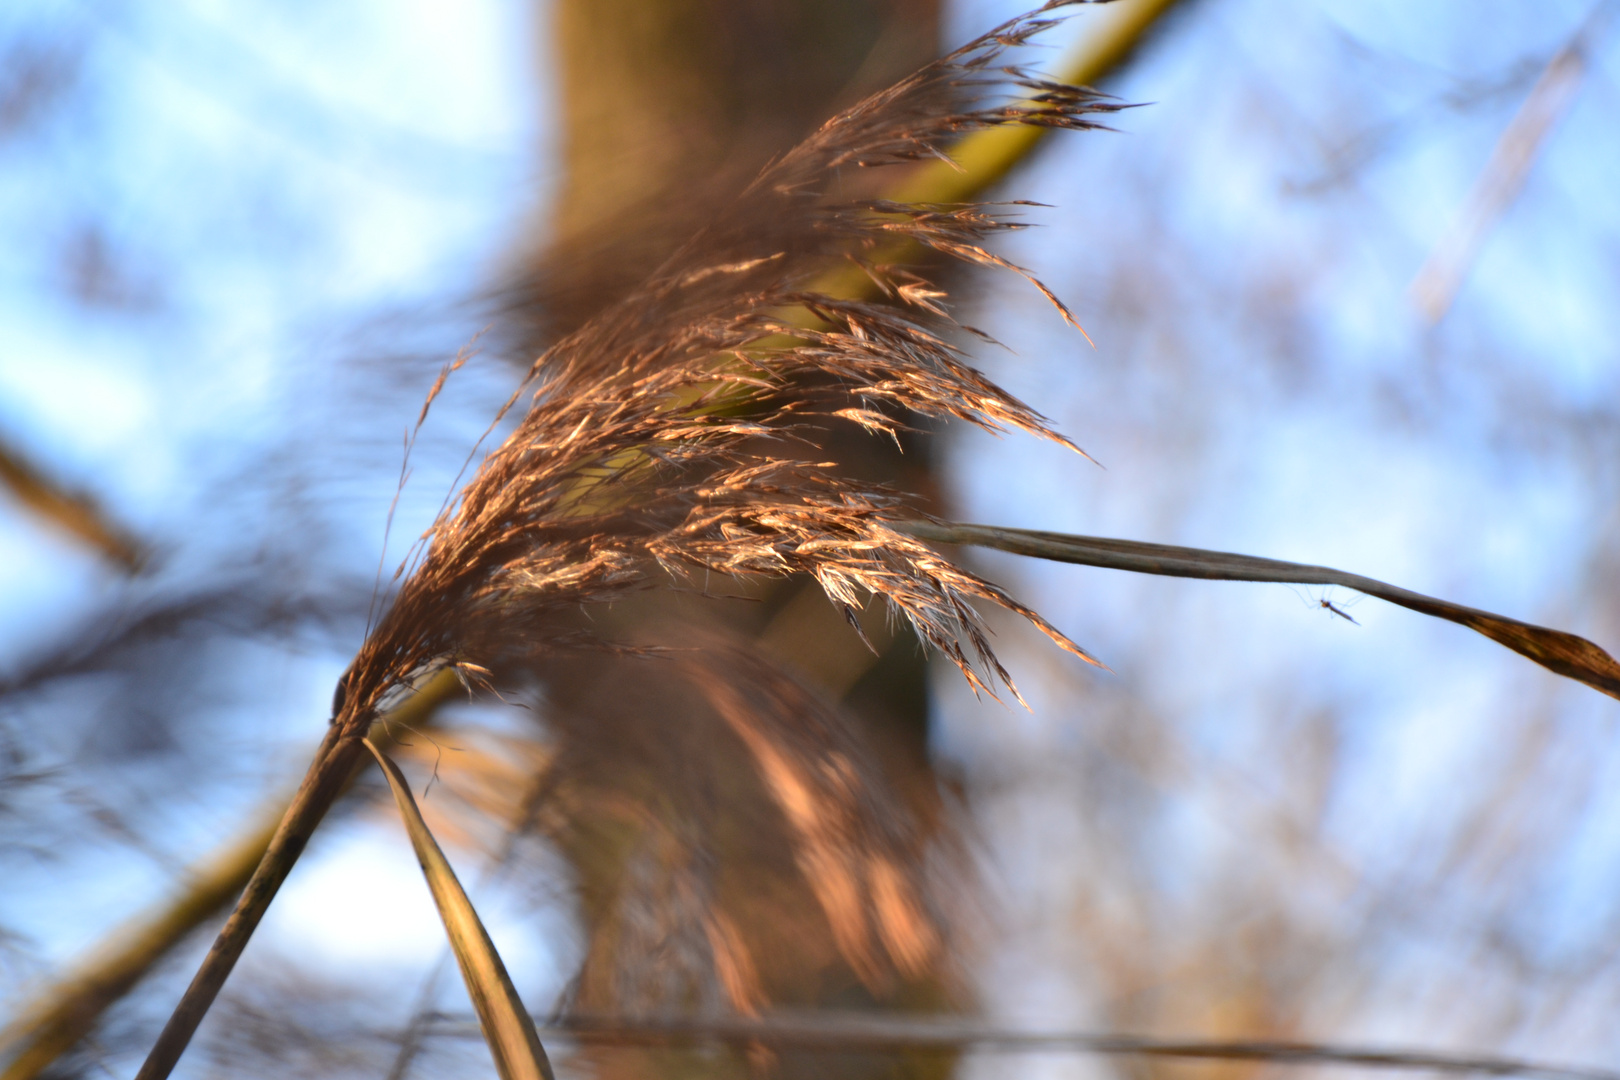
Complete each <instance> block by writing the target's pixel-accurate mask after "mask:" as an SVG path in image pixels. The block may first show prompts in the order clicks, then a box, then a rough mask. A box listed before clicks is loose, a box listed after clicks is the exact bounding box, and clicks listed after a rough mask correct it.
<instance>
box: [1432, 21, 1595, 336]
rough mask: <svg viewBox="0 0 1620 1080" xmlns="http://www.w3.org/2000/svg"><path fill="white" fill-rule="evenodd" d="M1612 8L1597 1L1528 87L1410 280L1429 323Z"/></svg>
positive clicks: (1453, 290) (1521, 176)
mask: <svg viewBox="0 0 1620 1080" xmlns="http://www.w3.org/2000/svg"><path fill="white" fill-rule="evenodd" d="M1613 8H1614V0H1600V2H1599V3H1598V5H1597V6H1596V7H1595V8H1593V9H1592V12H1591V14H1589V15H1588V16H1587V17H1586V19H1585V20H1583V21H1582V23H1581V26H1580V29H1579V30H1577V31H1576V32H1575V35H1574V37H1572V38H1571V39H1570V41H1569V43H1568V44H1567V45H1565V46H1564V47H1563V48H1562V49H1560V50H1558V53H1557V54H1556V55H1555V56H1554V57H1553V58H1552V60H1551V61H1549V62H1548V64H1547V67H1546V70H1544V71H1543V72H1542V73H1541V77H1540V78H1539V79H1537V80H1536V84H1535V86H1533V87H1531V88H1530V96H1529V97H1527V98H1525V101H1524V105H1523V106H1521V107H1520V109H1519V112H1518V114H1517V115H1515V116H1514V117H1513V121H1512V123H1510V124H1508V126H1507V130H1506V131H1504V132H1502V137H1501V139H1500V140H1499V141H1498V142H1497V144H1496V149H1495V150H1494V151H1492V153H1491V157H1490V160H1489V161H1488V162H1486V164H1485V169H1484V171H1483V172H1481V173H1480V175H1479V179H1478V180H1476V181H1475V183H1474V189H1473V191H1471V192H1469V195H1468V201H1467V202H1466V203H1464V205H1463V209H1462V211H1461V213H1459V214H1458V215H1457V220H1456V221H1454V222H1453V223H1452V226H1451V229H1450V230H1449V231H1448V232H1447V233H1446V234H1445V235H1444V236H1442V237H1441V239H1440V242H1439V243H1438V244H1436V245H1435V248H1434V251H1433V252H1432V253H1430V255H1429V259H1428V261H1427V262H1425V263H1424V264H1423V268H1422V269H1421V270H1419V271H1418V274H1417V277H1416V278H1414V279H1413V281H1412V286H1411V296H1412V302H1413V303H1414V304H1416V305H1417V307H1418V309H1419V310H1420V311H1421V312H1422V313H1423V315H1424V317H1425V318H1427V319H1428V320H1429V322H1430V323H1437V322H1439V321H1440V320H1441V319H1443V318H1444V317H1445V314H1446V312H1447V311H1448V310H1450V308H1451V303H1452V301H1453V300H1455V299H1456V296H1457V290H1458V288H1460V287H1461V286H1462V281H1463V278H1464V277H1466V276H1467V274H1468V268H1469V267H1470V266H1472V265H1473V263H1474V259H1475V257H1476V256H1477V255H1478V254H1479V249H1480V247H1481V246H1482V245H1483V244H1484V243H1485V237H1486V236H1487V235H1489V233H1490V231H1491V229H1492V228H1493V227H1494V226H1495V225H1496V222H1497V220H1498V219H1499V218H1501V216H1502V215H1503V214H1504V213H1505V212H1506V211H1507V208H1508V207H1509V206H1511V205H1512V204H1513V200H1514V199H1516V198H1517V197H1518V195H1519V191H1520V190H1521V189H1522V188H1523V187H1524V181H1525V178H1526V177H1527V176H1529V175H1530V167H1531V166H1532V165H1534V164H1535V161H1536V154H1537V153H1538V152H1539V151H1540V149H1541V145H1542V143H1543V142H1545V141H1546V138H1547V134H1548V133H1549V132H1550V131H1552V129H1553V125H1555V124H1556V123H1558V120H1559V119H1560V118H1561V117H1562V116H1563V115H1564V113H1565V112H1566V111H1567V110H1568V109H1569V106H1570V105H1571V104H1572V103H1573V102H1574V100H1575V95H1576V93H1577V92H1578V91H1579V90H1580V87H1581V80H1582V79H1583V78H1584V77H1585V75H1586V65H1587V54H1588V52H1590V50H1591V48H1592V46H1593V45H1594V44H1595V43H1596V40H1597V37H1598V34H1599V33H1600V32H1601V31H1602V29H1603V26H1604V24H1605V23H1607V22H1608V18H1609V15H1610V14H1611V12H1612V10H1613Z"/></svg>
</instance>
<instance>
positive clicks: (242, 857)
mask: <svg viewBox="0 0 1620 1080" xmlns="http://www.w3.org/2000/svg"><path fill="white" fill-rule="evenodd" d="M459 687H460V681H459V680H458V679H457V678H456V677H455V674H454V673H453V672H448V671H446V672H441V673H440V674H439V675H437V676H435V677H434V678H433V679H432V680H431V681H429V682H428V683H427V684H425V685H424V686H423V687H422V688H421V689H420V690H418V691H417V692H416V693H415V695H413V696H412V697H411V698H409V699H408V700H407V701H405V702H404V703H402V704H401V705H399V706H398V707H397V708H395V709H394V710H393V711H392V712H390V713H389V714H388V716H387V717H385V718H384V719H382V720H380V721H378V723H377V724H376V725H375V727H374V729H373V735H372V737H373V738H374V739H383V740H388V739H391V738H392V736H391V735H390V731H391V729H392V728H394V727H398V728H400V729H402V730H406V731H408V730H409V729H410V728H412V727H419V726H422V725H424V724H427V723H430V722H431V720H432V716H433V713H434V711H435V710H436V709H437V708H438V706H439V705H440V704H442V703H443V702H444V701H445V700H447V699H448V698H449V697H450V695H451V694H452V693H453V692H454V691H455V690H457V689H458V688H459ZM288 801H289V800H288V798H287V797H286V796H284V795H278V796H276V797H275V798H274V799H272V800H271V801H270V803H269V804H268V805H266V806H265V807H263V808H261V809H260V810H259V811H258V812H257V817H256V818H255V820H257V821H258V822H259V824H258V825H256V826H254V827H253V828H252V829H250V830H248V831H247V832H246V833H245V834H244V835H242V836H241V838H240V839H237V840H235V841H232V842H231V843H230V844H227V845H226V846H225V847H224V848H222V849H220V850H219V851H217V852H215V853H214V854H212V855H210V856H209V857H208V858H206V859H204V860H203V861H202V862H201V863H199V864H198V866H197V868H196V869H194V870H193V871H192V873H191V874H190V875H189V880H188V881H187V882H186V883H185V885H184V887H183V889H182V891H181V892H180V894H179V895H178V896H176V897H174V898H173V899H171V900H168V901H166V902H165V903H163V904H161V905H160V906H158V907H157V908H156V909H154V910H153V911H152V912H150V913H148V914H146V915H143V916H141V917H139V918H137V919H135V920H133V921H132V922H129V923H126V924H124V925H122V926H120V927H118V928H117V929H115V930H113V931H112V932H111V933H109V934H108V935H107V936H106V937H105V938H104V939H103V942H102V944H101V945H100V946H98V947H97V948H95V949H93V950H91V953H90V955H89V957H88V958H87V959H86V960H84V961H82V962H81V963H80V964H79V965H78V967H77V969H76V970H75V971H74V972H73V973H71V974H69V975H68V976H66V977H65V978H63V979H61V980H59V981H58V982H56V983H55V984H54V985H51V986H47V987H45V988H43V989H41V990H40V991H38V992H37V993H36V994H34V995H33V1004H32V1006H31V1007H30V1008H28V1009H27V1011H25V1012H24V1013H23V1014H22V1015H21V1016H18V1017H17V1018H16V1019H15V1020H13V1021H12V1022H11V1023H10V1024H9V1025H8V1026H7V1027H6V1029H5V1031H4V1032H0V1055H6V1054H10V1055H12V1056H11V1060H10V1062H9V1063H7V1065H6V1069H5V1072H3V1073H0V1080H32V1078H33V1077H36V1076H38V1075H40V1073H41V1072H43V1071H44V1069H45V1068H46V1067H47V1066H48V1065H50V1064H51V1062H53V1061H55V1060H56V1059H57V1058H58V1057H60V1056H61V1055H62V1054H65V1053H66V1052H67V1051H69V1050H71V1049H72V1048H73V1046H74V1045H75V1044H77V1043H78V1041H79V1040H80V1039H82V1038H83V1037H84V1036H85V1035H86V1034H88V1033H89V1031H90V1029H91V1028H92V1027H94V1026H95V1023H96V1021H97V1020H98V1019H99V1018H100V1017H101V1015H102V1013H104V1012H106V1010H107V1009H108V1007H109V1006H111V1005H112V1004H113V1003H114V1002H115V1001H117V1000H118V999H119V998H121V997H123V996H124V995H125V994H127V993H129V991H130V990H131V989H133V988H134V987H135V984H136V983H138V982H139V981H140V980H141V978H142V977H143V976H144V975H145V974H146V973H147V972H148V971H150V970H151V969H152V967H153V966H154V965H155V964H156V963H157V962H158V961H159V960H160V959H162V958H163V956H165V955H166V954H167V953H168V952H169V950H171V949H173V948H174V947H175V946H177V945H179V944H180V943H181V942H183V941H184V940H185V939H186V938H187V937H189V936H190V935H191V933H192V932H193V931H194V930H196V929H197V928H198V927H199V926H201V925H202V924H204V923H206V922H208V921H209V920H210V919H212V918H214V917H215V916H217V915H218V914H219V912H220V911H221V910H222V909H223V908H224V907H225V906H226V905H228V904H230V903H231V902H232V901H233V900H235V899H236V898H237V896H238V895H239V894H241V892H242V890H243V889H244V888H245V887H246V886H247V883H248V881H249V879H250V878H251V877H252V876H253V871H254V869H255V868H256V867H257V866H258V865H259V862H260V861H261V860H262V859H263V858H264V854H265V852H266V851H267V850H268V849H269V847H270V841H271V838H272V837H273V836H274V835H275V832H276V829H277V828H278V826H279V825H280V823H281V820H282V818H283V817H284V816H285V814H286V811H287V807H288Z"/></svg>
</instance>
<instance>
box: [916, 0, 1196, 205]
mask: <svg viewBox="0 0 1620 1080" xmlns="http://www.w3.org/2000/svg"><path fill="white" fill-rule="evenodd" d="M1176 3H1177V0H1117V2H1115V3H1112V4H1110V5H1109V6H1108V7H1106V8H1103V9H1102V10H1100V11H1099V12H1098V13H1097V17H1096V21H1095V23H1094V24H1093V26H1092V27H1091V29H1090V30H1089V31H1088V32H1087V33H1086V34H1085V35H1084V36H1082V37H1081V38H1080V40H1079V41H1078V42H1076V43H1075V45H1074V47H1073V48H1072V49H1071V51H1070V52H1069V54H1068V55H1067V56H1066V57H1064V59H1063V61H1062V62H1061V63H1059V64H1058V65H1057V67H1056V69H1055V70H1054V71H1053V72H1052V73H1051V74H1050V75H1048V76H1047V78H1049V79H1051V80H1052V81H1053V82H1064V83H1073V84H1075V85H1078V86H1090V85H1092V84H1094V83H1098V82H1101V81H1102V80H1103V79H1105V78H1107V77H1108V76H1109V75H1112V74H1113V73H1114V72H1115V71H1116V70H1118V69H1119V68H1120V66H1121V65H1123V64H1124V63H1125V61H1127V60H1129V59H1130V58H1131V56H1132V55H1134V54H1135V52H1136V50H1137V48H1138V47H1140V46H1141V44H1142V42H1143V41H1144V40H1145V39H1146V38H1147V36H1148V33H1149V32H1150V31H1151V30H1152V29H1153V28H1154V26H1155V25H1156V24H1157V23H1158V21H1159V19H1160V18H1161V17H1163V16H1164V15H1165V14H1166V13H1167V12H1169V11H1170V9H1171V8H1173V7H1175V6H1176ZM1050 133H1051V129H1050V128H1044V127H1034V126H1030V125H1027V124H1012V125H1008V126H1006V127H998V128H991V129H990V130H988V131H979V132H975V133H974V134H972V135H969V136H967V137H965V138H963V139H962V140H961V141H960V142H958V143H957V144H956V145H955V146H953V147H951V151H950V159H951V160H950V161H949V162H945V161H933V162H929V163H928V164H927V165H926V166H924V167H923V168H921V169H919V170H917V171H916V172H915V173H913V174H912V175H911V177H910V178H909V179H907V180H906V181H905V182H904V183H901V184H900V185H899V186H898V187H897V188H896V189H895V190H894V191H893V192H891V193H890V194H889V196H888V198H890V199H892V200H894V201H895V202H921V203H927V202H968V201H971V200H973V199H975V198H978V197H979V196H980V195H982V194H983V193H984V192H985V191H986V190H988V189H989V188H990V187H992V186H994V185H995V184H996V183H997V182H998V181H1000V180H1001V179H1002V178H1004V177H1005V176H1006V175H1007V174H1008V173H1009V172H1011V171H1012V169H1013V167H1014V166H1016V165H1017V164H1018V163H1019V162H1021V161H1023V160H1024V159H1025V158H1026V157H1028V156H1029V154H1030V152H1031V151H1033V150H1034V149H1035V147H1036V146H1038V145H1039V144H1040V143H1041V141H1042V140H1043V139H1045V138H1046V136H1047V135H1049V134H1050ZM953 163H954V164H953Z"/></svg>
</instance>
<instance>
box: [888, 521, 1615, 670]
mask: <svg viewBox="0 0 1620 1080" xmlns="http://www.w3.org/2000/svg"><path fill="white" fill-rule="evenodd" d="M896 527H897V528H899V529H900V530H901V531H903V532H906V533H909V534H910V535H912V536H915V537H916V538H917V539H919V540H928V541H932V542H935V543H942V544H969V545H972V546H974V547H987V548H996V549H998V550H1000V551H1009V552H1012V553H1013V554H1014V555H1031V556H1034V557H1035V558H1038V559H1051V560H1053V561H1054V562H1069V563H1079V564H1081V565H1083V566H1101V567H1106V568H1108V569H1111V570H1130V571H1134V572H1135V573H1138V574H1163V575H1166V576H1168V577H1187V578H1211V579H1214V580H1217V581H1274V582H1284V583H1290V584H1295V585H1342V586H1343V587H1344V588H1347V589H1355V590H1356V591H1357V592H1362V593H1366V594H1367V595H1368V596H1376V597H1378V598H1379V599H1380V600H1388V601H1389V602H1390V603H1392V604H1399V605H1400V606H1401V607H1404V608H1410V609H1411V610H1412V611H1420V612H1422V613H1423V614H1425V615H1433V616H1434V617H1435V618H1437V619H1446V620H1448V621H1449V622H1454V623H1459V624H1461V625H1463V626H1466V627H1468V628H1469V629H1470V630H1477V631H1478V632H1480V633H1481V634H1484V635H1485V636H1486V637H1488V638H1490V639H1491V640H1492V641H1494V642H1497V643H1498V644H1500V645H1505V646H1507V647H1508V648H1510V649H1512V650H1513V651H1514V652H1516V653H1518V654H1519V655H1520V656H1526V657H1529V658H1530V659H1531V660H1534V661H1535V662H1536V663H1538V664H1540V665H1541V666H1542V667H1544V668H1546V669H1548V670H1549V671H1554V672H1557V673H1558V674H1559V675H1563V676H1565V677H1566V678H1570V679H1574V680H1575V681H1576V682H1583V683H1585V684H1586V685H1587V686H1590V687H1592V688H1593V689H1594V690H1598V691H1601V692H1602V693H1605V694H1607V695H1609V696H1610V697H1612V698H1620V663H1616V662H1615V659H1614V657H1612V656H1610V655H1609V654H1608V653H1606V652H1604V651H1603V650H1602V649H1601V648H1599V647H1598V646H1596V645H1594V644H1592V642H1590V641H1587V640H1586V639H1585V638H1583V637H1577V636H1576V635H1574V634H1569V633H1565V632H1564V631H1562V630H1549V629H1547V628H1546V627H1544V626H1536V625H1534V624H1532V623H1527V622H1520V621H1519V620H1518V619H1509V618H1507V617H1506V616H1503V615H1494V614H1492V613H1491V612H1489V611H1480V610H1479V609H1477V608H1471V607H1464V606H1462V605H1461V604H1453V603H1451V602H1450V601H1449V600H1437V599H1436V598H1434V597H1432V596H1424V595H1423V594H1422V593H1415V592H1412V591H1411V590H1409V589H1402V588H1400V587H1398V586H1395V585H1390V584H1388V583H1386V582H1382V581H1379V580H1377V579H1376V578H1369V577H1362V576H1361V575H1360V574H1347V573H1345V572H1344V571H1343V570H1334V569H1332V568H1331V567H1327V566H1309V565H1306V564H1304V563H1291V562H1283V561H1281V560H1279V559H1261V558H1256V557H1255V556H1253V555H1234V554H1231V553H1229V552H1224V551H1206V550H1204V549H1203V548H1187V547H1175V546H1172V545H1170V544H1148V543H1144V542H1142V541H1140V540H1113V539H1108V538H1105V537H1099V536H1070V535H1068V534H1065V533H1050V532H1036V531H1034V530H1031V529H1003V528H1000V527H998V526H994V525H964V524H958V523H955V522H937V521H907V522H901V523H898V524H897V526H896Z"/></svg>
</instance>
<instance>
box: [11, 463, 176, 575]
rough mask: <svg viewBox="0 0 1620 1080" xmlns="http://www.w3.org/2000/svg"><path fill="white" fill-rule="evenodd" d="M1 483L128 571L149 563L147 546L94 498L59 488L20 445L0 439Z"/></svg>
mask: <svg viewBox="0 0 1620 1080" xmlns="http://www.w3.org/2000/svg"><path fill="white" fill-rule="evenodd" d="M0 484H3V485H4V486H5V487H7V488H9V489H10V490H11V493H12V495H13V496H15V497H16V499H17V501H18V502H20V503H22V504H23V505H24V506H26V507H28V509H30V510H32V511H33V512H34V513H35V514H36V515H38V516H39V517H42V518H44V519H45V520H46V521H48V522H50V523H51V524H52V525H54V526H56V527H57V528H58V529H60V530H62V531H63V532H67V533H70V534H72V535H73V536H74V538H76V539H77V540H79V541H80V542H81V543H83V544H84V545H86V546H87V547H92V548H94V549H96V551H98V552H100V553H101V554H102V555H103V556H105V557H106V558H108V559H110V560H112V561H113V562H115V563H117V564H118V565H119V566H120V567H122V568H123V569H124V571H125V572H126V573H130V574H133V573H135V572H136V571H138V570H140V568H141V566H142V565H143V564H144V563H145V561H146V557H147V551H146V549H145V547H144V545H142V544H141V543H140V542H139V541H137V540H136V539H135V538H134V537H133V536H132V535H131V534H130V533H129V532H128V531H127V530H125V529H124V528H123V527H122V526H120V525H119V524H118V523H116V522H114V521H112V520H111V519H110V518H108V517H107V515H106V513H105V512H104V511H103V510H102V509H101V507H100V506H98V505H96V501H95V500H94V499H92V498H91V497H90V496H89V495H86V494H84V493H82V492H77V491H66V490H63V489H62V488H60V487H57V486H56V485H55V484H54V483H52V482H51V481H50V480H49V479H48V478H47V477H46V476H45V474H44V473H42V472H41V471H40V470H39V469H38V468H37V467H36V466H35V465H34V464H33V463H32V462H30V461H29V460H28V459H27V458H25V457H23V455H22V454H21V453H20V452H19V451H17V449H16V448H14V447H11V446H8V445H6V443H4V442H0Z"/></svg>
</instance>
